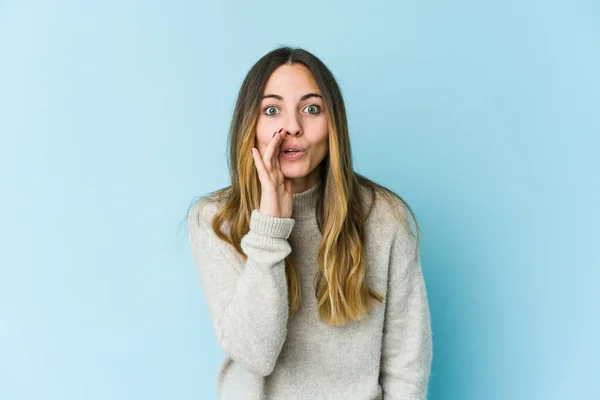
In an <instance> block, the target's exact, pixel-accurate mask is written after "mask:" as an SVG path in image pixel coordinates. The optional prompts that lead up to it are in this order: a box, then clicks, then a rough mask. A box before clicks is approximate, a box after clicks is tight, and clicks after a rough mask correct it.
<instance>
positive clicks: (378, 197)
mask: <svg viewBox="0 0 600 400" xmlns="http://www.w3.org/2000/svg"><path fill="white" fill-rule="evenodd" d="M360 192H361V196H362V203H363V207H364V210H365V222H366V223H367V225H369V226H371V227H372V228H373V230H374V231H376V232H380V233H381V235H397V234H403V235H411V234H413V232H412V230H411V228H410V222H409V221H410V219H409V216H410V211H409V207H408V205H407V204H406V202H405V201H404V200H403V199H402V197H401V196H400V195H398V194H397V193H395V192H394V191H392V190H391V189H388V188H386V187H385V186H382V185H379V184H375V185H374V186H373V185H368V184H367V185H364V184H361V187H360Z"/></svg>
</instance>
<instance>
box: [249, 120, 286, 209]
mask: <svg viewBox="0 0 600 400" xmlns="http://www.w3.org/2000/svg"><path fill="white" fill-rule="evenodd" d="M282 130H283V128H282V129H280V130H279V131H277V132H275V134H274V135H273V138H272V139H271V141H270V142H269V144H268V145H267V148H266V150H265V154H264V155H262V156H261V154H260V152H259V151H258V149H256V148H254V147H253V148H252V149H251V151H252V158H253V159H254V165H255V166H256V169H257V170H258V178H259V179H260V183H261V188H262V194H261V198H260V209H259V210H258V211H260V213H261V214H265V215H270V216H272V217H277V218H291V216H292V204H293V202H292V199H293V198H292V181H291V179H288V178H286V177H285V176H284V175H283V171H282V170H281V165H280V162H279V153H280V149H281V143H282V141H283V139H282V133H281V131H282ZM284 134H285V133H284Z"/></svg>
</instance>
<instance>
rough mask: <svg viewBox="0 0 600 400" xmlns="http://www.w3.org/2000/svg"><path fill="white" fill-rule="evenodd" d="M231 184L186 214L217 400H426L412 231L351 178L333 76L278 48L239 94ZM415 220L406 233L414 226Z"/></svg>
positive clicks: (313, 60) (421, 305)
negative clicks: (215, 360) (213, 339)
mask: <svg viewBox="0 0 600 400" xmlns="http://www.w3.org/2000/svg"><path fill="white" fill-rule="evenodd" d="M229 145H230V171H231V185H230V186H228V187H226V188H223V189H221V190H218V191H216V192H212V193H210V194H209V195H207V196H205V197H203V198H201V199H200V200H199V201H197V202H196V203H195V204H193V205H192V206H191V207H190V211H189V213H188V217H189V219H188V229H189V238H190V243H191V248H192V253H193V258H194V262H195V265H196V266H197V269H198V272H199V276H200V282H201V286H202V289H203V293H204V296H205V299H206V303H207V306H208V310H209V313H210V315H211V318H212V322H213V326H214V331H215V333H216V336H217V339H218V341H219V343H220V345H221V346H222V348H223V350H224V351H225V353H226V357H225V358H224V359H223V361H222V362H221V365H220V367H219V374H218V382H217V391H218V396H219V398H220V399H286V400H292V399H344V400H349V399H359V400H371V399H386V400H392V399H402V400H417V399H426V397H427V387H428V381H429V374H430V366H431V361H432V335H431V324H430V313H429V306H428V301H427V293H426V288H425V283H424V279H423V274H422V270H421V264H420V258H419V251H418V249H419V225H418V223H417V222H416V219H415V217H414V214H413V212H412V210H411V208H410V207H409V206H408V204H407V203H406V202H405V201H404V200H403V199H402V198H401V197H400V196H398V195H396V194H395V193H394V192H392V191H391V190H388V189H386V188H385V187H383V186H381V185H378V184H376V183H374V182H373V181H370V180H369V179H367V178H365V177H364V176H361V175H360V174H358V173H356V172H355V171H354V170H353V167H352V158H351V151H350V142H349V136H348V126H347V120H346V111H345V108H344V101H343V99H342V95H341V92H340V89H339V87H338V85H337V83H336V81H335V79H334V77H333V75H332V73H331V72H330V71H329V69H328V68H327V67H326V66H325V65H324V64H323V62H322V61H321V60H319V59H318V58H317V57H315V56H314V55H313V54H311V53H309V52H307V51H305V50H303V49H298V48H289V47H282V48H278V49H275V50H273V51H271V52H269V53H268V54H266V55H265V56H263V57H262V58H261V59H260V60H259V61H258V62H257V63H256V64H255V65H254V66H253V67H252V69H251V70H250V71H249V73H248V75H247V76H246V78H245V79H244V82H243V83H242V87H241V89H240V92H239V95H238V99H237V103H236V106H235V111H234V115H233V120H232V123H231V129H230V132H229ZM409 213H410V214H411V216H412V218H413V219H414V221H415V225H416V232H417V234H416V235H415V234H413V232H412V229H411V227H410V223H409V219H408V214H409Z"/></svg>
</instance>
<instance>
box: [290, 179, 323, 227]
mask: <svg viewBox="0 0 600 400" xmlns="http://www.w3.org/2000/svg"><path fill="white" fill-rule="evenodd" d="M321 181H322V180H320V181H318V182H317V183H316V184H315V185H314V186H313V187H311V188H310V189H307V190H305V191H304V192H299V193H293V194H292V198H293V209H292V218H293V219H295V220H301V219H308V218H315V210H316V208H317V199H318V198H319V190H320V186H321Z"/></svg>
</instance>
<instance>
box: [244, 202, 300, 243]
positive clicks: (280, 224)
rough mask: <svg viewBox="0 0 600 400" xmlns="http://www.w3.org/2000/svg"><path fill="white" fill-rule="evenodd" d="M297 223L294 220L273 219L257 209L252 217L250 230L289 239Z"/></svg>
mask: <svg viewBox="0 0 600 400" xmlns="http://www.w3.org/2000/svg"><path fill="white" fill-rule="evenodd" d="M295 222H296V221H295V220H294V219H292V218H278V217H273V216H271V215H266V214H262V213H261V212H260V211H258V209H256V210H253V211H252V214H251V216H250V230H251V231H253V232H255V233H258V234H260V235H265V236H269V237H275V238H282V239H287V238H289V237H290V234H291V233H292V229H293V228H294V224H295Z"/></svg>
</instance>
